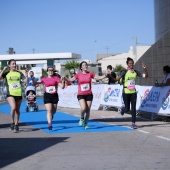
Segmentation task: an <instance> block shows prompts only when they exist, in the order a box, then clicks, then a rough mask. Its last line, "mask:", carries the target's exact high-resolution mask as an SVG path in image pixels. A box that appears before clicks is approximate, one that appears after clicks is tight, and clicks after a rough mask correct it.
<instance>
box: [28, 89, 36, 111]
mask: <svg viewBox="0 0 170 170" xmlns="http://www.w3.org/2000/svg"><path fill="white" fill-rule="evenodd" d="M25 96H26V104H27V106H26V109H25V110H26V112H29V111H30V112H33V111H38V106H37V104H36V91H35V87H34V86H28V87H27V88H26V90H25Z"/></svg>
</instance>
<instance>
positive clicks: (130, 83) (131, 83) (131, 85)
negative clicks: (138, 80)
mask: <svg viewBox="0 0 170 170" xmlns="http://www.w3.org/2000/svg"><path fill="white" fill-rule="evenodd" d="M127 88H128V89H129V90H134V89H135V80H128V85H127Z"/></svg>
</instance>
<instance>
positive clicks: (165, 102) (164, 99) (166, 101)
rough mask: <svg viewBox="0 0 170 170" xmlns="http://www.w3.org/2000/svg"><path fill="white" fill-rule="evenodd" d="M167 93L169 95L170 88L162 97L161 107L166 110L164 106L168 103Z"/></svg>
mask: <svg viewBox="0 0 170 170" xmlns="http://www.w3.org/2000/svg"><path fill="white" fill-rule="evenodd" d="M169 95H170V90H169V91H168V92H167V94H166V97H163V99H162V109H163V110H166V108H167V107H168V105H169Z"/></svg>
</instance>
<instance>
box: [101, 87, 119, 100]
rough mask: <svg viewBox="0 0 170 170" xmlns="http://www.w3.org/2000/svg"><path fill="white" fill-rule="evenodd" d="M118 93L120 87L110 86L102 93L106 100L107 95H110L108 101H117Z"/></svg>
mask: <svg viewBox="0 0 170 170" xmlns="http://www.w3.org/2000/svg"><path fill="white" fill-rule="evenodd" d="M119 94H120V89H117V88H115V89H113V90H112V88H111V87H109V88H108V89H107V90H106V92H105V93H104V101H105V102H108V100H109V97H110V101H112V102H113V101H114V102H117V98H118V97H119ZM115 98H116V99H115Z"/></svg>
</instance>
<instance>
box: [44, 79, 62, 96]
mask: <svg viewBox="0 0 170 170" xmlns="http://www.w3.org/2000/svg"><path fill="white" fill-rule="evenodd" d="M41 83H42V84H44V92H46V93H50V94H55V93H57V90H58V83H61V79H60V78H58V77H57V76H53V77H51V78H49V77H44V78H42V79H41Z"/></svg>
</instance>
